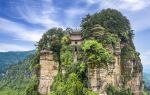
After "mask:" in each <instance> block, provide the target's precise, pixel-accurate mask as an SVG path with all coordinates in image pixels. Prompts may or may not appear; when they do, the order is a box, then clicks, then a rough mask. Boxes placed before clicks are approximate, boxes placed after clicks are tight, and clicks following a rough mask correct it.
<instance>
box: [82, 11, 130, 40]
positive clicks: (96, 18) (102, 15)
mask: <svg viewBox="0 0 150 95" xmlns="http://www.w3.org/2000/svg"><path fill="white" fill-rule="evenodd" d="M96 24H99V25H101V26H102V27H104V28H105V29H106V31H105V32H110V33H113V34H117V35H118V36H119V37H120V38H121V40H122V41H127V40H128V39H129V37H128V36H132V35H133V33H132V31H131V27H130V22H129V20H128V19H127V18H126V17H125V16H123V15H122V14H121V12H119V11H117V10H115V9H110V8H109V9H103V10H102V11H101V12H98V13H95V14H93V15H89V14H88V15H87V16H86V17H85V18H83V19H82V22H81V27H82V31H83V36H84V38H87V37H89V32H90V31H91V29H92V28H93V27H94V25H96Z"/></svg>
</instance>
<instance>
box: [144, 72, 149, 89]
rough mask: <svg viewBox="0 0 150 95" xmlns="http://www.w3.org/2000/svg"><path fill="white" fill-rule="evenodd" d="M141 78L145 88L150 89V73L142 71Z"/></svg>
mask: <svg viewBox="0 0 150 95" xmlns="http://www.w3.org/2000/svg"><path fill="white" fill-rule="evenodd" d="M143 79H144V84H145V88H146V89H147V90H149V91H150V73H144V77H143Z"/></svg>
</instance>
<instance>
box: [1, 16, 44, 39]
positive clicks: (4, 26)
mask: <svg viewBox="0 0 150 95" xmlns="http://www.w3.org/2000/svg"><path fill="white" fill-rule="evenodd" d="M0 30H1V31H0V32H5V33H9V35H13V36H15V37H16V39H17V40H24V41H31V42H35V41H38V40H39V39H40V38H41V35H42V31H43V30H38V29H35V30H33V29H29V28H27V27H25V26H24V25H22V24H18V23H16V22H13V21H10V20H7V19H4V18H0Z"/></svg>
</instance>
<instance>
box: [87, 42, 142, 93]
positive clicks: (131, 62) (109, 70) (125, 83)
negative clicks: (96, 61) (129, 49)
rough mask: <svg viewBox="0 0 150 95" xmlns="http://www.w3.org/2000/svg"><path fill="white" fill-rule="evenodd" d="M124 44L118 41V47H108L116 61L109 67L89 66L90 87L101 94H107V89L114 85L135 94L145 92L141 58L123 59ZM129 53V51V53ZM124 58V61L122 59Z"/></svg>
mask: <svg viewBox="0 0 150 95" xmlns="http://www.w3.org/2000/svg"><path fill="white" fill-rule="evenodd" d="M123 48H124V45H123V44H120V43H118V44H117V46H116V48H113V46H111V45H109V46H108V47H107V49H108V50H109V51H111V52H112V53H113V54H114V57H115V61H114V63H113V64H108V65H107V67H103V68H101V67H94V68H91V66H89V68H88V80H89V83H88V84H89V85H88V86H89V88H91V89H92V90H93V91H96V92H98V93H99V94H100V95H107V93H106V89H107V88H108V86H110V85H112V86H115V87H117V88H118V89H120V88H125V89H130V90H131V92H132V93H133V94H134V95H142V93H143V81H142V79H143V72H142V68H143V67H142V64H141V60H140V58H139V57H138V58H133V59H123V58H122V54H121V53H122V52H123V51H122V49H123ZM127 54H128V53H127ZM122 60H124V61H122Z"/></svg>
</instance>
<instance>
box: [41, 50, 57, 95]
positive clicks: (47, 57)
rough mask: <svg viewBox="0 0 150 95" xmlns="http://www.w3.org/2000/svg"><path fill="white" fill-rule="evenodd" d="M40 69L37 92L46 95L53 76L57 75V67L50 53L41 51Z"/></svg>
mask: <svg viewBox="0 0 150 95" xmlns="http://www.w3.org/2000/svg"><path fill="white" fill-rule="evenodd" d="M40 68H41V69H40V78H39V87H38V92H39V93H40V94H41V95H47V94H48V93H49V92H50V89H51V88H50V86H51V85H52V82H53V80H54V76H56V74H57V66H56V64H55V62H54V60H53V54H52V52H51V51H46V50H43V51H41V55H40Z"/></svg>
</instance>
